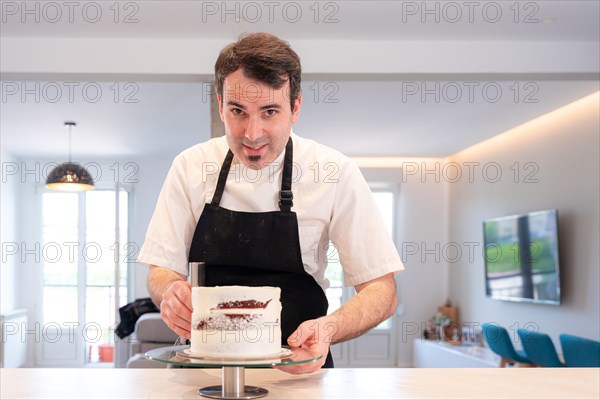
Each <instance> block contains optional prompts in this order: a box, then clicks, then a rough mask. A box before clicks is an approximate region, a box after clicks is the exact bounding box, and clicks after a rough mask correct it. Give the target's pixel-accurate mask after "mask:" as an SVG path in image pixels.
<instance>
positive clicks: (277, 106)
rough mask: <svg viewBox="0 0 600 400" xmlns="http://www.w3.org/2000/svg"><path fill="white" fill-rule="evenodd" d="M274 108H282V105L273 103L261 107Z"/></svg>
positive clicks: (262, 108) (263, 108)
mask: <svg viewBox="0 0 600 400" xmlns="http://www.w3.org/2000/svg"><path fill="white" fill-rule="evenodd" d="M273 108H278V109H279V108H281V106H280V105H279V104H277V103H271V104H266V105H264V106H262V107H261V108H260V109H261V110H269V109H273Z"/></svg>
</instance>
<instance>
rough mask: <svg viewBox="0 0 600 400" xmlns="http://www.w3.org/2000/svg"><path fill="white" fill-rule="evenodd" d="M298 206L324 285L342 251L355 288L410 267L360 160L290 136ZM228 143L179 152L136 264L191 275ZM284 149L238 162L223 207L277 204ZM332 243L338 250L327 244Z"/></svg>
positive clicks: (310, 262)
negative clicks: (267, 158)
mask: <svg viewBox="0 0 600 400" xmlns="http://www.w3.org/2000/svg"><path fill="white" fill-rule="evenodd" d="M291 137H292V140H293V145H294V146H293V148H294V157H293V160H294V164H293V176H292V192H293V194H294V200H293V201H294V206H293V207H292V211H294V212H296V214H297V217H298V229H299V237H300V248H301V252H302V262H303V264H304V269H305V270H306V272H307V273H308V274H310V275H312V276H313V278H314V279H315V280H316V282H317V283H318V284H319V285H320V286H321V287H322V288H323V290H325V289H327V288H328V287H329V281H328V280H327V278H325V269H326V268H327V260H328V259H330V260H331V259H332V258H333V257H336V258H337V257H339V261H340V263H341V264H342V268H343V271H344V284H345V285H346V286H355V285H357V284H360V283H364V282H366V281H369V280H371V279H375V278H378V277H380V276H383V275H385V274H388V273H390V272H399V271H402V270H403V269H404V267H403V265H402V261H401V260H400V256H399V255H398V251H397V250H396V247H395V245H394V243H393V241H392V240H391V238H390V235H389V233H388V231H387V230H386V227H385V225H384V223H383V220H382V218H381V214H380V212H379V210H378V208H377V206H376V204H375V201H374V199H373V196H372V194H371V192H370V190H369V187H368V185H367V183H366V181H365V180H364V178H363V176H362V174H361V172H360V170H359V169H358V166H357V165H356V164H355V163H354V162H353V161H351V160H350V159H349V158H348V157H346V156H344V155H342V154H341V153H339V152H337V151H335V150H333V149H331V148H328V147H326V146H323V145H321V144H318V143H316V142H315V141H313V140H309V139H305V138H301V137H299V136H297V135H295V134H294V133H292V134H291ZM228 150H229V147H228V145H227V140H226V138H225V137H219V138H214V139H211V140H209V141H207V142H204V143H200V144H197V145H195V146H193V147H190V148H189V149H187V150H184V151H183V152H182V153H180V154H179V155H178V156H177V157H176V158H175V160H174V161H173V164H172V166H171V169H170V170H169V173H168V175H167V178H166V180H165V182H164V185H163V187H162V190H161V192H160V195H159V197H158V202H157V204H156V209H155V211H154V215H153V216H152V220H151V221H150V225H149V227H148V232H147V234H146V240H145V242H144V245H143V246H142V249H141V251H140V255H139V257H138V262H140V263H144V264H149V265H156V266H160V267H165V268H169V269H171V270H173V271H176V272H178V273H180V274H182V275H187V274H188V255H189V251H190V245H191V242H192V238H193V235H194V231H195V229H196V224H197V223H198V219H199V218H200V214H202V210H203V209H204V205H205V204H206V203H210V202H211V200H212V196H213V194H214V191H215V188H216V186H217V181H218V177H219V172H220V169H221V165H222V163H223V160H224V159H225V155H226V154H227V151H228ZM284 153H285V151H282V153H281V154H280V155H279V157H278V158H277V159H276V160H275V161H274V162H273V163H272V164H271V165H269V166H267V167H265V168H263V169H260V170H253V169H250V168H248V167H246V166H245V165H244V164H242V163H239V162H237V160H236V158H235V157H234V161H233V163H232V165H231V169H230V171H229V175H228V177H227V183H226V185H225V191H224V193H223V197H222V199H221V203H220V206H221V207H223V208H226V209H229V210H233V211H244V212H268V211H278V210H279V191H280V189H281V174H282V170H283V158H284ZM329 242H331V243H333V244H334V246H335V248H336V249H337V252H336V251H335V249H331V248H329Z"/></svg>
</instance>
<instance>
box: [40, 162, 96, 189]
mask: <svg viewBox="0 0 600 400" xmlns="http://www.w3.org/2000/svg"><path fill="white" fill-rule="evenodd" d="M46 187H47V188H48V189H52V190H61V191H64V192H82V191H86V190H94V180H93V179H92V177H91V176H90V174H89V173H88V172H87V171H86V169H85V168H83V166H81V165H79V164H76V163H63V164H60V165H59V166H58V167H56V168H54V169H53V170H52V171H50V174H48V178H46Z"/></svg>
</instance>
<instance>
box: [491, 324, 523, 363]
mask: <svg viewBox="0 0 600 400" xmlns="http://www.w3.org/2000/svg"><path fill="white" fill-rule="evenodd" d="M482 327H483V337H484V338H485V341H486V343H487V344H488V346H489V348H490V349H491V350H492V351H493V352H494V353H496V354H498V355H499V356H500V364H499V365H498V366H499V367H500V368H502V367H505V366H506V365H507V364H517V366H519V367H529V366H531V364H532V362H531V360H529V358H527V355H525V352H523V351H520V350H519V351H518V350H515V348H514V347H513V344H512V342H511V340H510V337H509V336H508V332H507V331H506V329H504V328H503V327H501V326H499V325H497V324H491V323H487V324H483V325H482Z"/></svg>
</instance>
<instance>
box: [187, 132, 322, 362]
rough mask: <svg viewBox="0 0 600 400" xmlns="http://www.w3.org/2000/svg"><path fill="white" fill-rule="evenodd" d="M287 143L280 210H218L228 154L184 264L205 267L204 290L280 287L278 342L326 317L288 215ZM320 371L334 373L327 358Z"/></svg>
mask: <svg viewBox="0 0 600 400" xmlns="http://www.w3.org/2000/svg"><path fill="white" fill-rule="evenodd" d="M292 158H293V148H292V138H290V139H289V140H288V143H287V145H286V148H285V160H284V165H283V173H282V181H281V191H280V192H279V209H280V211H271V212H259V213H251V212H241V211H231V210H228V209H225V208H222V207H220V206H219V203H220V202H221V197H222V196H223V191H224V189H225V183H226V181H227V175H228V174H229V169H230V167H231V162H232V160H233V153H232V152H231V150H229V151H228V153H227V156H225V161H224V162H223V166H222V168H221V172H220V174H219V181H218V183H217V188H216V189H215V194H214V196H213V199H212V201H211V202H210V203H207V204H206V205H205V206H204V210H203V211H202V215H200V219H199V220H198V225H196V231H195V232H194V238H193V240H192V244H191V246H190V254H189V261H190V262H204V263H205V265H206V286H231V285H241V286H276V287H279V288H281V303H282V307H283V310H282V316H281V333H282V335H281V340H282V345H286V344H287V338H288V337H289V336H290V335H291V334H292V333H293V332H294V331H295V330H296V328H298V325H300V324H301V323H302V322H304V321H306V320H309V319H315V318H318V317H322V316H324V315H326V314H327V308H328V306H329V303H328V302H327V297H326V296H325V293H324V292H323V289H321V287H320V286H319V285H318V284H317V282H316V281H315V279H314V278H313V277H312V276H310V275H309V274H308V273H306V271H305V270H304V265H303V263H302V253H301V251H300V239H299V236H298V219H297V218H296V213H295V212H293V211H291V208H292V206H293V202H292V199H293V195H292ZM323 367H325V368H333V359H332V358H331V353H329V354H328V355H327V360H326V362H325V365H324V366H323Z"/></svg>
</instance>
